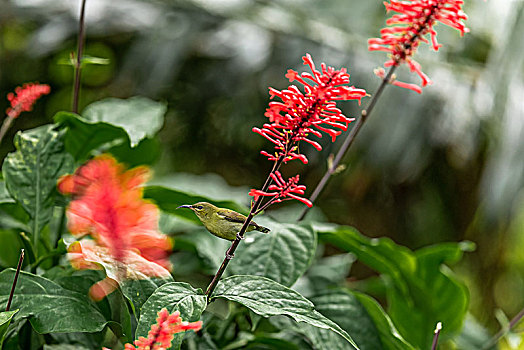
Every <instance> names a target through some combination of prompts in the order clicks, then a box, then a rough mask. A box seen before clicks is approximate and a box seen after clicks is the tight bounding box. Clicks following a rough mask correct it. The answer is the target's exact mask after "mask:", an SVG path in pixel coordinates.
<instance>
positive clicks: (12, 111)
mask: <svg viewBox="0 0 524 350" xmlns="http://www.w3.org/2000/svg"><path fill="white" fill-rule="evenodd" d="M50 92H51V88H50V87H49V85H45V84H35V83H27V84H24V85H23V86H22V87H20V86H18V87H17V88H16V89H15V93H12V92H10V93H9V94H7V99H8V100H9V102H11V107H9V108H8V109H7V111H6V113H7V115H8V116H9V117H11V118H17V117H18V116H19V115H20V114H21V113H22V112H29V111H31V110H32V109H33V105H34V103H35V102H36V100H38V99H39V98H40V96H42V95H47V94H48V93H50Z"/></svg>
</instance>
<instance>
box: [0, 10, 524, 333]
mask: <svg viewBox="0 0 524 350" xmlns="http://www.w3.org/2000/svg"><path fill="white" fill-rule="evenodd" d="M79 5H80V1H73V0H17V1H6V0H3V1H2V2H1V3H0V97H1V96H4V97H1V98H0V110H5V109H6V108H7V105H8V101H7V99H6V98H5V96H6V95H7V93H8V92H10V91H12V90H14V88H15V87H16V86H18V85H22V84H23V83H24V82H30V81H39V82H41V83H47V84H50V85H51V87H52V93H51V94H50V95H49V96H46V97H44V98H42V100H40V101H39V102H38V103H37V105H36V106H35V110H34V111H33V112H31V113H25V114H23V115H22V116H21V117H20V118H19V119H17V120H16V122H15V123H14V127H13V128H12V129H11V130H10V133H9V134H8V135H7V137H6V139H5V141H4V143H3V144H2V145H1V148H0V153H1V156H2V158H3V157H4V156H5V154H7V153H8V152H10V151H12V150H13V149H14V147H13V145H12V142H11V140H12V137H13V135H14V133H15V132H16V130H21V129H22V130H25V129H29V128H32V127H35V126H38V125H41V124H45V123H49V122H51V121H52V116H53V115H54V113H56V112H57V111H59V110H70V108H71V107H70V105H71V90H72V89H71V87H72V76H73V74H72V68H71V66H68V65H65V64H63V63H64V61H66V60H67V59H68V58H69V57H70V54H71V52H72V51H74V50H75V49H76V48H75V46H76V34H77V26H78V14H79ZM465 11H466V13H467V14H468V16H469V20H468V21H467V26H468V27H469V28H470V30H471V32H470V33H469V34H467V35H466V36H465V37H464V38H461V37H460V35H459V33H458V32H457V31H455V30H453V29H450V28H448V27H445V26H443V25H438V26H437V30H438V33H439V35H438V39H439V41H440V42H441V43H442V44H444V46H443V47H442V48H441V49H440V50H439V52H438V53H435V52H432V51H431V50H430V49H429V48H428V47H427V46H422V47H421V49H420V50H419V52H418V54H417V56H416V58H417V60H418V61H419V62H420V63H421V64H422V67H423V70H424V72H426V73H427V74H428V75H429V76H430V77H431V79H432V80H433V81H434V84H433V85H432V86H429V87H426V88H425V89H424V92H423V94H422V95H418V94H416V93H414V92H411V91H408V90H405V89H400V88H396V87H389V88H387V89H386V91H385V94H384V95H383V97H382V98H381V100H380V101H379V103H378V105H377V108H376V110H375V113H374V114H373V116H372V117H371V118H370V120H369V122H368V123H367V124H366V125H365V127H364V129H363V130H362V132H361V134H360V135H359V137H358V139H357V141H356V143H355V145H354V146H353V148H352V149H351V150H350V152H349V154H348V156H347V157H346V163H347V168H346V170H344V171H343V172H342V173H341V174H339V175H338V176H336V177H335V178H334V179H333V180H332V181H331V183H330V184H329V186H328V188H327V189H326V191H325V192H324V193H323V195H322V196H321V198H320V199H319V201H318V208H320V209H321V210H322V212H323V213H324V214H325V215H326V216H327V217H328V218H329V219H330V220H332V221H334V222H337V223H341V224H350V225H353V226H355V227H356V228H357V229H359V230H360V231H361V232H363V233H364V234H366V235H368V236H372V237H378V236H388V237H391V238H393V239H394V240H395V241H396V242H397V243H399V244H403V245H406V246H408V247H410V248H419V247H422V246H426V245H428V244H432V243H436V242H443V241H459V240H471V241H474V242H475V243H477V250H476V251H475V252H474V253H469V254H468V255H466V257H465V259H464V261H463V262H462V263H461V265H459V266H458V268H457V271H456V272H458V273H459V274H460V275H461V276H462V277H463V278H465V279H466V280H467V283H468V285H469V287H470V292H471V313H472V314H473V316H474V317H475V318H476V319H477V320H478V321H479V322H480V323H481V324H484V325H487V326H488V327H489V328H491V329H492V330H496V329H498V328H499V325H498V323H497V321H496V318H495V316H494V315H495V313H496V310H497V309H501V310H502V311H503V312H504V313H505V314H506V315H508V317H512V316H513V315H514V314H516V313H517V312H518V311H519V310H520V309H521V308H522V307H524V298H523V297H522V296H523V295H524V253H523V247H524V190H523V187H524V113H523V112H524V102H523V101H524V78H523V76H524V74H523V71H524V59H523V57H524V40H522V33H524V2H523V1H509V0H498V1H496V0H488V1H478V0H477V1H467V2H466V4H465ZM385 19H386V13H385V10H384V6H383V5H382V1H379V0H352V1H347V0H323V1H315V0H281V1H262V0H259V1H257V0H193V1H174V0H171V1H167V0H166V1H140V0H113V1H104V0H87V9H86V26H87V38H86V49H85V53H86V54H87V55H90V56H96V57H102V58H106V59H109V64H107V65H90V66H88V67H86V69H84V70H83V72H82V83H83V87H82V91H81V99H80V106H81V108H82V107H83V106H86V105H87V104H89V103H91V102H93V101H96V100H98V99H101V98H104V97H108V96H113V97H120V98H126V97H129V96H133V95H144V96H148V97H150V98H153V99H156V100H160V101H165V102H167V103H168V108H169V109H168V115H167V117H166V123H165V125H164V128H163V130H162V131H161V133H160V136H159V138H158V140H149V141H147V142H145V143H144V144H143V145H141V147H143V149H144V154H147V155H148V161H149V162H150V163H152V164H154V169H155V173H156V176H159V177H160V176H165V175H169V174H172V173H188V174H191V175H187V176H186V177H185V178H186V181H188V182H193V183H196V182H198V181H204V182H205V181H207V180H206V179H210V178H209V177H203V178H202V177H199V176H197V175H203V174H207V173H214V174H218V175H220V176H221V177H222V178H224V179H225V180H226V181H227V183H229V184H230V185H233V186H246V188H250V187H258V186H260V185H261V183H262V182H263V180H264V179H265V177H266V175H267V172H268V170H269V169H270V166H271V164H270V163H269V162H268V161H267V160H265V157H263V156H261V155H260V154H259V151H260V150H261V149H268V148H269V147H270V146H269V144H268V142H266V140H265V139H263V138H262V137H260V136H258V135H256V134H254V133H252V132H251V128H252V127H253V126H260V125H261V124H263V123H264V122H265V117H264V111H265V108H266V106H267V102H268V90H267V89H268V86H272V87H275V88H277V89H282V88H285V87H286V86H287V85H288V83H287V81H286V79H285V77H284V74H285V72H286V70H287V69H288V68H293V69H298V70H303V67H302V64H301V63H302V60H301V56H303V55H304V54H305V53H306V52H308V53H310V54H311V55H312V56H313V58H314V60H315V62H317V64H318V65H319V64H320V62H326V63H327V64H328V65H331V66H335V67H336V68H339V67H348V69H349V73H350V74H351V78H352V84H354V85H355V86H357V87H360V88H365V89H366V90H367V91H368V92H369V93H373V92H374V91H375V89H376V88H377V87H378V84H379V80H378V78H376V77H375V76H374V75H373V69H374V68H376V67H378V66H381V65H382V63H383V62H384V61H385V60H386V56H385V55H384V54H382V53H377V52H368V51H367V39H368V38H370V37H376V36H378V34H379V30H380V28H382V27H383V26H384V22H385ZM398 75H399V79H400V80H403V81H410V82H411V81H413V82H416V83H418V82H419V81H418V77H416V76H415V75H414V74H411V73H409V71H408V69H406V68H402V69H400V70H399V71H398ZM368 101H369V99H366V100H364V102H363V106H366V105H367V103H368ZM342 109H343V110H344V112H345V114H346V115H350V116H357V115H359V112H360V107H359V106H358V105H357V103H354V102H347V103H345V104H343V105H342ZM339 141H341V140H339ZM322 145H323V147H324V150H323V151H322V152H320V153H318V152H313V150H312V149H306V147H305V150H304V151H305V153H306V154H307V155H308V158H309V160H310V164H309V165H308V166H307V167H305V166H303V165H302V164H299V162H295V163H290V165H289V166H287V167H286V170H285V172H286V174H287V175H294V174H296V173H300V174H301V178H302V182H304V183H305V184H306V185H307V186H308V188H309V189H310V190H312V188H313V187H314V186H315V184H316V183H317V181H318V180H319V179H320V177H321V176H322V174H323V172H324V171H325V169H326V158H327V157H328V155H329V154H330V153H332V152H335V151H336V150H337V149H338V144H334V145H333V144H331V143H330V142H329V140H328V139H327V138H324V139H323V140H322ZM128 162H131V163H132V160H128ZM131 165H133V164H131ZM187 179H189V180H187ZM211 179H212V178H211ZM210 181H211V180H210ZM245 193H246V194H247V191H246V192H245ZM245 201H246V203H247V201H248V197H247V196H246V197H245ZM290 219H292V218H290ZM368 275H369V271H368V270H367V269H366V268H364V267H363V266H360V265H358V264H357V265H355V266H354V269H353V271H352V275H351V276H350V278H351V279H352V280H355V279H359V278H362V277H365V276H368ZM360 287H361V288H364V289H365V288H366V286H365V285H363V286H360Z"/></svg>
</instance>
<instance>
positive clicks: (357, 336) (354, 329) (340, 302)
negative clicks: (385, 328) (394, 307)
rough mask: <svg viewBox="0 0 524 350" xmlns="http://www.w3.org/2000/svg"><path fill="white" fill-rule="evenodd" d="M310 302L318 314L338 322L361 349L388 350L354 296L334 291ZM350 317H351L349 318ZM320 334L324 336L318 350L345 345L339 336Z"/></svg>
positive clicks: (322, 331)
mask: <svg viewBox="0 0 524 350" xmlns="http://www.w3.org/2000/svg"><path fill="white" fill-rule="evenodd" d="M310 300H311V301H312V302H313V304H314V305H315V309H317V311H318V312H320V313H321V314H322V315H324V316H326V317H327V318H329V319H330V320H332V321H334V322H336V323H337V324H338V325H339V326H340V327H342V329H344V330H345V331H346V332H348V333H349V334H351V336H352V337H353V339H354V340H355V342H356V343H357V344H358V346H359V347H360V349H362V350H380V349H388V348H386V347H383V346H382V342H381V340H380V338H379V337H378V332H377V329H376V327H375V324H374V323H373V321H372V319H371V318H370V317H369V315H368V313H367V311H366V309H365V308H364V307H363V306H362V304H361V303H360V302H359V300H358V299H357V298H356V297H355V296H354V295H352V294H350V293H347V292H345V291H343V290H333V291H328V292H325V293H324V294H321V295H317V296H315V297H312V298H311V299H310ZM348 315H350V316H349V317H348ZM318 333H320V334H321V335H323V336H322V337H320V339H321V340H322V342H321V343H320V344H319V346H316V348H319V349H320V348H322V349H340V348H341V347H340V345H339V344H343V341H344V340H343V339H342V338H341V337H340V336H339V335H337V334H334V333H333V332H329V333H328V332H326V331H325V330H321V332H318ZM322 333H323V334H322ZM320 345H321V347H320Z"/></svg>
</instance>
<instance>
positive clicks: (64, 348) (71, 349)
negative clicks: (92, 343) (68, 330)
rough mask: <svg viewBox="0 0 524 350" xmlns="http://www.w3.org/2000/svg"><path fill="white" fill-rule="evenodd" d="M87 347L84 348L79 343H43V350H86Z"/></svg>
mask: <svg viewBox="0 0 524 350" xmlns="http://www.w3.org/2000/svg"><path fill="white" fill-rule="evenodd" d="M88 349H89V348H86V347H84V346H82V345H79V344H51V345H49V344H45V345H44V350H88Z"/></svg>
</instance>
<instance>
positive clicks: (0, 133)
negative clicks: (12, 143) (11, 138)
mask: <svg viewBox="0 0 524 350" xmlns="http://www.w3.org/2000/svg"><path fill="white" fill-rule="evenodd" d="M13 120H15V118H13V117H11V116H10V115H8V116H7V117H6V118H5V119H4V122H3V123H2V127H1V128H0V144H1V143H2V140H3V139H4V136H5V134H6V133H7V130H9V128H10V127H11V124H13Z"/></svg>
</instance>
